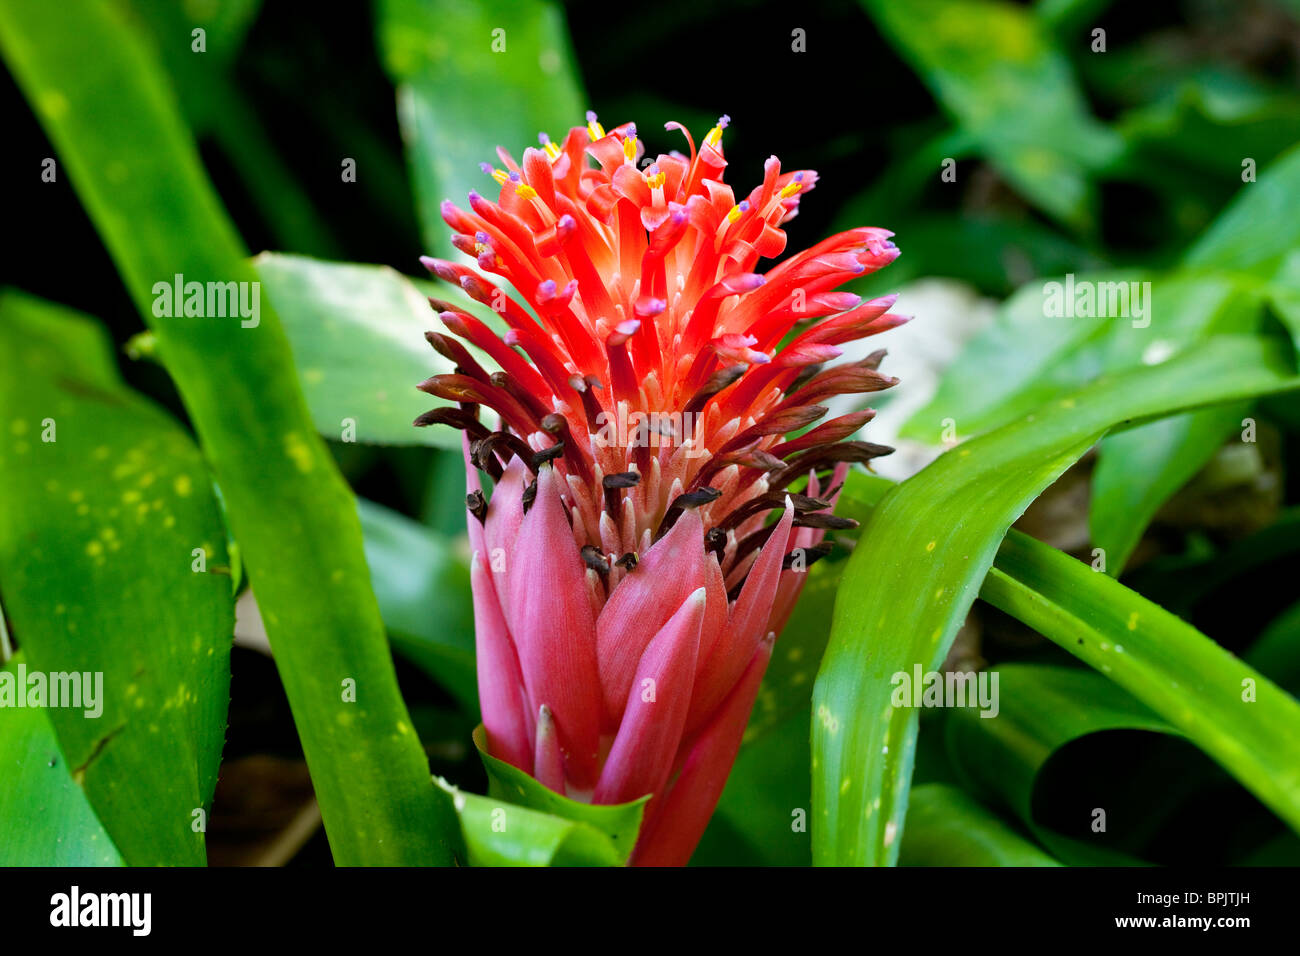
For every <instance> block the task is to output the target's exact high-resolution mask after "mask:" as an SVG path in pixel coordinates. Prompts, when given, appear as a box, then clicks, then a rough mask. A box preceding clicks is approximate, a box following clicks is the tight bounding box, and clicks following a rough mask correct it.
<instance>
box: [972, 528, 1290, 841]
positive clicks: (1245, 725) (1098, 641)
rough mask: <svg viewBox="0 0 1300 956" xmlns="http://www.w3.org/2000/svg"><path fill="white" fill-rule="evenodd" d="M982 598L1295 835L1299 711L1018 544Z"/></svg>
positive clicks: (1124, 596) (1128, 595) (1177, 624)
mask: <svg viewBox="0 0 1300 956" xmlns="http://www.w3.org/2000/svg"><path fill="white" fill-rule="evenodd" d="M981 595H982V596H983V597H984V598H985V599H986V600H988V601H989V602H990V603H992V604H994V605H995V606H996V607H999V608H1001V609H1002V610H1004V611H1006V612H1007V613H1009V614H1012V615H1013V616H1015V617H1017V618H1019V619H1020V620H1022V621H1024V622H1025V623H1026V624H1028V625H1030V626H1031V627H1033V628H1034V629H1035V630H1037V631H1039V633H1041V634H1043V635H1044V636H1045V637H1048V638H1050V639H1051V640H1052V641H1054V642H1056V643H1057V644H1059V645H1060V646H1061V647H1062V648H1064V649H1065V650H1067V651H1069V652H1070V653H1071V654H1074V655H1075V656H1076V657H1078V658H1079V659H1080V660H1082V661H1084V662H1085V663H1087V664H1089V665H1090V666H1092V667H1094V668H1096V669H1097V670H1099V671H1101V672H1102V673H1103V674H1105V676H1106V677H1108V678H1110V679H1111V680H1112V681H1114V682H1115V683H1116V684H1118V685H1120V686H1121V687H1123V688H1124V689H1126V690H1127V691H1128V692H1129V693H1131V694H1132V695H1133V696H1134V697H1135V698H1137V699H1138V700H1140V701H1142V703H1144V704H1145V705H1146V706H1148V707H1149V708H1151V710H1152V711H1153V712H1154V713H1156V714H1159V715H1160V717H1162V718H1163V719H1164V720H1166V721H1167V722H1168V723H1169V724H1170V725H1171V726H1172V727H1175V728H1177V729H1178V730H1179V731H1180V732H1182V733H1183V734H1185V735H1186V736H1187V737H1188V739H1190V740H1191V741H1192V742H1193V743H1195V744H1196V745H1197V746H1198V747H1200V748H1201V749H1202V750H1204V751H1205V752H1206V753H1207V754H1209V755H1210V756H1211V757H1213V758H1214V759H1215V760H1216V761H1218V762H1219V763H1220V764H1221V765H1222V766H1223V767H1224V768H1225V769H1226V770H1227V771H1228V772H1229V773H1231V774H1232V775H1233V777H1235V778H1236V779H1237V780H1238V781H1239V782H1240V783H1241V784H1242V786H1244V787H1245V788H1246V789H1248V790H1250V791H1251V792H1252V793H1253V794H1255V796H1257V797H1258V798H1259V799H1260V800H1261V801H1262V802H1263V803H1264V804H1265V805H1266V806H1268V807H1269V808H1270V809H1272V810H1273V812H1274V813H1276V814H1277V815H1278V816H1279V817H1281V818H1282V819H1283V820H1285V821H1286V822H1287V823H1288V824H1289V825H1290V826H1291V827H1292V829H1294V830H1296V831H1297V832H1300V704H1297V703H1296V701H1295V699H1294V698H1293V697H1291V696H1290V695H1289V694H1288V693H1287V692H1286V691H1284V690H1282V689H1281V688H1279V687H1278V686H1277V685H1276V684H1274V683H1273V682H1272V681H1270V680H1268V678H1266V677H1264V676H1263V675H1262V674H1260V673H1258V672H1257V671H1255V670H1254V669H1253V668H1251V667H1250V666H1249V665H1248V664H1246V663H1245V662H1243V661H1241V660H1239V659H1238V658H1236V657H1234V656H1233V655H1232V654H1230V653H1228V652H1227V651H1225V650H1224V649H1223V648H1221V647H1219V645H1217V644H1215V643H1214V642H1213V641H1212V640H1210V639H1209V638H1208V637H1206V636H1205V635H1204V634H1201V633H1200V632H1199V631H1197V630H1196V629H1195V628H1193V627H1192V626H1191V625H1189V624H1187V623H1185V622H1184V621H1182V620H1181V619H1179V618H1177V617H1175V616H1174V615H1172V614H1170V613H1169V612H1168V611H1166V610H1164V609H1163V608H1161V607H1160V606H1159V605H1156V604H1153V603H1151V602H1150V601H1148V600H1146V599H1145V598H1143V597H1142V596H1141V595H1139V594H1137V593H1135V592H1133V591H1130V590H1129V589H1128V588H1126V587H1124V586H1123V585H1122V584H1119V583H1118V582H1116V581H1113V580H1111V579H1110V578H1107V577H1106V576H1105V575H1101V574H1097V573H1096V572H1094V571H1092V569H1091V568H1089V567H1088V566H1087V565H1084V564H1082V563H1080V562H1078V561H1075V560H1074V559H1073V558H1071V557H1069V556H1068V555H1065V554H1062V553H1060V552H1059V551H1056V550H1054V549H1052V548H1049V547H1048V546H1047V545H1044V544H1040V543H1039V542H1037V541H1034V540H1033V539H1031V538H1027V537H1026V536H1024V535H1012V536H1009V537H1008V538H1007V540H1006V542H1005V543H1004V544H1003V545H1002V548H1001V550H1000V551H999V552H998V567H997V568H994V569H993V571H992V572H991V573H990V574H989V577H988V579H987V580H986V581H985V584H984V589H983V591H982V592H981Z"/></svg>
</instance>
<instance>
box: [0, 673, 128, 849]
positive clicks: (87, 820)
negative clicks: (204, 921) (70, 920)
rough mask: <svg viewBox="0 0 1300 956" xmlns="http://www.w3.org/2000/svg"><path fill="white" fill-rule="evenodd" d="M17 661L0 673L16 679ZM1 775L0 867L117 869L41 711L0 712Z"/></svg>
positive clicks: (10, 709)
mask: <svg viewBox="0 0 1300 956" xmlns="http://www.w3.org/2000/svg"><path fill="white" fill-rule="evenodd" d="M21 661H22V655H18V656H16V657H14V658H13V659H12V660H10V661H9V663H8V664H6V665H5V666H4V667H3V668H0V673H4V674H8V675H12V679H15V680H16V679H17V667H18V664H19V663H20V662H21ZM3 679H4V678H0V680H3ZM0 775H2V777H3V780H4V786H3V787H0V832H2V833H4V839H3V840H0V866H121V865H122V857H121V854H119V853H118V852H117V847H115V846H113V841H112V839H110V838H109V835H108V834H107V833H106V832H105V831H104V827H103V825H102V824H101V823H100V822H99V818H98V817H96V816H95V811H94V810H92V809H91V808H90V803H89V802H88V801H87V800H86V794H85V792H84V791H83V790H82V789H81V787H79V786H77V784H76V782H75V781H74V780H73V779H72V774H71V773H70V772H69V770H68V762H67V761H66V760H65V759H64V757H63V752H62V751H61V750H60V749H59V742H58V741H57V740H55V739H54V729H53V728H52V727H51V726H50V721H49V717H48V716H47V715H46V711H45V710H43V709H42V708H39V707H2V708H0Z"/></svg>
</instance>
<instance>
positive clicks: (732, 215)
mask: <svg viewBox="0 0 1300 956" xmlns="http://www.w3.org/2000/svg"><path fill="white" fill-rule="evenodd" d="M742 211H743V210H741V208H740V207H739V206H732V207H731V212H729V213H727V222H735V221H736V220H737V219H739V218H740V216H741V213H742Z"/></svg>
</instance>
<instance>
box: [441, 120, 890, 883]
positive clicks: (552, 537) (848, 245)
mask: <svg viewBox="0 0 1300 956" xmlns="http://www.w3.org/2000/svg"><path fill="white" fill-rule="evenodd" d="M587 119H588V122H587V125H586V126H585V127H584V126H577V127H574V128H573V129H571V130H570V131H569V132H568V134H567V135H566V136H565V137H564V140H563V142H562V143H555V142H552V141H551V140H550V139H549V138H546V137H545V136H543V137H542V139H541V143H542V148H540V149H538V148H531V149H527V150H525V151H524V154H523V159H522V162H518V163H517V162H515V160H514V159H513V158H511V157H510V156H509V154H508V153H506V152H505V151H504V150H498V153H499V157H500V162H501V164H502V167H503V168H496V169H494V168H493V167H492V166H490V165H488V164H486V163H485V164H484V171H485V172H486V173H488V174H489V175H490V176H491V177H492V179H493V180H495V181H496V185H497V186H499V189H498V190H497V191H496V192H495V198H494V199H493V198H489V197H488V196H487V195H480V194H478V193H471V194H470V197H469V208H468V209H462V208H458V207H457V206H455V205H454V204H452V203H451V202H447V203H444V204H443V207H442V215H443V218H444V219H445V220H446V222H447V224H448V225H449V226H450V227H451V229H452V231H453V232H454V233H455V237H454V244H455V246H456V248H457V249H459V250H461V251H462V252H463V253H465V254H466V255H467V256H469V257H470V260H471V261H473V262H474V263H476V265H477V269H478V271H476V270H475V269H474V268H471V267H470V266H467V265H463V264H460V263H457V262H449V261H446V260H439V259H430V258H425V259H423V260H422V261H423V262H424V264H425V265H426V266H427V267H428V269H429V270H430V271H431V272H432V273H433V274H434V275H435V276H437V277H438V278H439V279H441V280H443V281H445V282H448V283H453V284H455V285H457V286H458V287H460V288H461V289H463V290H464V291H465V292H466V293H468V294H469V296H470V297H471V298H473V299H475V300H476V301H478V302H480V303H482V304H484V305H486V306H488V307H490V308H492V309H493V310H494V311H496V312H497V313H498V314H499V315H500V316H501V319H502V320H503V321H504V324H505V325H506V327H507V332H506V333H505V334H504V335H502V336H498V335H497V333H496V332H495V331H493V330H492V329H491V328H490V327H489V325H488V324H485V323H484V322H482V321H480V320H479V319H477V318H474V317H472V316H470V315H467V314H465V313H463V312H456V311H452V310H451V307H450V306H447V305H446V304H445V303H442V302H439V301H437V300H431V301H432V304H433V306H434V308H435V310H437V311H439V313H440V317H441V318H442V321H443V325H444V326H445V328H446V330H447V331H448V332H450V333H451V334H452V335H454V336H456V337H458V338H459V339H462V340H464V342H465V343H467V344H468V345H469V346H472V347H473V349H475V350H477V351H473V352H470V351H466V349H465V348H464V347H463V346H461V345H458V344H456V343H455V342H454V340H453V339H451V338H450V337H448V336H446V335H442V334H436V335H435V334H431V335H430V337H429V341H430V344H432V345H433V346H434V347H435V348H437V349H438V350H439V351H440V352H442V353H443V354H444V355H446V356H448V357H449V358H450V359H451V361H452V362H453V363H454V364H455V365H456V368H455V371H454V372H451V373H448V374H445V375H435V376H434V377H433V378H431V379H429V380H428V381H427V382H424V383H422V384H421V385H420V387H421V388H422V389H423V390H425V391H426V392H428V393H430V394H432V395H435V396H437V397H439V398H442V399H444V400H445V401H448V402H454V403H457V404H458V405H459V409H457V408H444V409H442V410H436V411H435V412H433V413H429V414H427V415H424V416H421V418H420V419H418V420H417V424H420V425H428V424H435V423H438V424H450V425H452V426H453V427H460V428H465V429H466V430H467V436H466V441H465V458H466V464H467V467H468V469H469V480H468V482H467V491H469V492H470V494H469V497H468V499H467V503H468V505H469V511H470V515H469V519H468V520H469V530H470V543H471V547H472V549H473V551H474V558H473V561H472V564H471V584H472V587H473V590H474V615H475V622H476V630H477V644H478V667H479V692H480V698H481V702H482V706H483V722H484V727H485V731H486V736H487V746H488V750H489V752H490V753H492V755H493V756H496V757H499V758H500V759H503V760H506V761H508V762H509V763H511V764H513V765H514V766H516V767H519V768H520V769H522V770H524V771H525V772H528V773H531V774H532V775H533V776H535V777H536V778H537V779H538V780H539V781H540V782H541V783H543V784H544V785H545V786H547V787H550V788H551V789H553V790H556V791H559V792H562V793H566V794H567V795H568V796H570V797H572V798H574V799H578V800H587V801H593V802H597V803H619V802H624V801H628V800H633V799H636V798H638V797H641V796H644V795H646V794H650V795H651V796H652V799H651V801H650V803H649V804H648V805H647V811H646V815H645V820H644V824H643V827H642V832H641V836H640V839H639V842H638V844H637V848H636V850H635V852H634V855H633V859H632V862H633V863H637V864H647V865H665V864H669V865H678V864H683V863H685V862H686V860H687V859H688V858H689V857H690V854H691V852H692V851H693V849H694V847H695V844H696V843H697V842H698V840H699V838H700V836H701V834H702V833H703V832H704V828H705V826H707V824H708V819H709V816H710V815H711V814H712V812H713V808H714V806H715V804H716V803H717V799H718V797H719V795H720V794H721V792H722V787H723V785H724V784H725V783H726V778H727V774H728V773H729V771H730V768H731V764H732V762H733V761H734V759H735V755H736V752H737V750H738V749H739V746H740V740H741V735H742V734H743V731H744V727H745V724H746V722H747V721H748V719H749V713H750V711H751V709H752V708H753V703H754V699H755V697H756V695H757V693H758V686H759V682H760V681H761V679H762V675H763V672H764V670H765V669H766V666H767V661H768V659H769V658H770V656H771V650H772V641H773V640H774V635H775V634H776V633H779V632H780V630H781V627H782V626H783V625H784V623H785V621H786V619H787V618H788V617H789V614H790V611H791V609H792V608H793V606H794V602H795V600H796V599H797V597H798V594H799V591H800V589H801V587H802V585H803V581H804V574H803V571H804V570H805V569H806V567H807V566H808V565H809V564H811V563H812V561H813V560H815V559H816V558H818V557H820V556H821V555H822V554H824V553H825V551H826V550H827V548H828V544H827V543H826V542H825V540H824V538H825V535H826V526H827V524H828V523H829V522H828V519H826V518H825V517H823V518H821V519H820V520H816V519H813V518H812V517H811V516H812V515H823V516H824V515H829V514H830V513H831V512H832V511H833V510H834V503H835V498H836V496H837V495H838V493H839V488H840V486H841V485H842V484H843V482H844V478H845V476H846V475H847V472H848V468H849V463H850V462H863V463H869V461H870V459H871V458H873V457H876V456H878V455H880V454H885V453H887V452H888V451H889V450H890V449H887V448H884V447H883V446H879V445H873V444H871V443H870V442H861V441H858V442H854V441H848V439H850V438H851V436H852V435H853V434H854V433H855V432H856V431H857V430H858V429H859V428H861V427H862V425H864V424H865V423H866V422H867V421H869V420H870V418H871V415H872V414H873V413H872V412H871V411H870V410H867V411H864V412H856V413H851V414H848V415H842V416H840V417H839V418H836V419H833V420H830V421H827V422H824V423H822V424H817V423H818V422H819V421H820V419H822V417H823V416H824V415H825V413H826V409H825V408H824V407H822V403H823V402H824V401H825V400H826V399H828V398H830V397H832V396H834V395H837V394H844V393H856V392H870V391H877V390H879V389H882V388H888V387H890V386H892V385H893V384H894V383H895V381H896V380H895V379H893V378H891V377H889V376H887V375H884V374H882V373H880V372H879V371H878V366H879V364H880V359H881V358H882V357H883V353H876V354H874V355H872V356H871V357H869V358H868V359H866V360H864V361H861V362H857V363H854V364H848V365H843V364H842V365H831V366H830V367H827V368H823V365H825V364H826V363H828V362H833V361H834V360H835V359H836V358H837V357H838V356H839V354H840V351H841V350H840V346H843V345H845V344H846V343H849V342H853V341H856V340H858V339H861V338H865V337H867V336H869V335H874V334H876V333H878V332H883V331H886V330H887V329H890V328H893V327H894V326H896V325H898V324H901V323H902V322H904V321H906V317H904V316H899V315H895V314H893V313H891V312H890V311H889V309H890V308H891V307H892V306H893V304H894V299H895V297H893V296H885V297H882V298H879V299H874V300H871V301H868V302H863V301H862V300H861V299H860V297H858V296H856V295H852V294H850V293H848V292H847V291H845V290H843V289H840V288H839V287H840V286H842V285H843V284H844V283H845V282H848V281H850V280H852V279H855V278H858V277H860V276H863V275H866V274H868V273H870V272H873V271H875V270H876V269H879V268H881V267H883V266H885V265H888V264H889V263H890V262H892V261H893V260H894V259H895V258H896V257H897V256H898V249H897V248H896V247H895V245H894V244H893V242H892V241H890V236H891V235H892V233H890V232H888V231H887V230H884V229H876V228H867V227H863V228H858V229H850V230H848V231H847V232H843V233H840V234H839V235H836V236H832V237H830V238H828V239H826V240H823V241H822V242H820V243H818V244H817V245H815V246H813V247H812V248H810V249H807V250H805V251H803V252H799V253H796V254H794V255H791V256H788V257H787V258H786V259H785V260H784V261H783V262H780V263H779V264H776V265H775V266H773V267H771V268H767V269H764V268H763V267H762V265H761V260H763V259H765V258H772V257H775V256H778V255H781V254H782V253H783V252H784V250H785V246H786V235H785V232H784V231H783V229H782V226H783V225H784V224H785V223H787V222H789V221H790V219H792V218H793V217H794V216H795V215H796V214H797V213H798V207H799V203H800V201H801V200H802V198H803V196H804V195H805V194H806V193H808V192H809V191H810V190H811V189H813V187H814V186H815V185H816V182H817V175H816V173H814V172H812V171H811V170H797V171H782V169H781V164H780V161H779V160H777V159H776V157H771V158H770V159H768V160H767V162H766V163H765V164H764V169H763V172H764V175H763V181H762V183H761V184H760V185H759V186H757V187H755V188H754V189H753V190H751V191H750V192H749V193H747V194H742V198H740V199H739V200H738V199H737V197H736V194H735V193H734V192H733V191H732V189H731V188H730V187H729V186H727V185H726V184H725V183H724V182H723V173H724V171H725V169H726V166H727V161H726V159H725V157H724V154H723V146H722V140H723V133H724V130H725V129H726V128H727V125H728V124H729V122H730V120H729V118H727V117H723V118H722V119H721V120H719V122H718V125H717V126H715V127H714V128H713V129H712V130H710V131H709V133H708V135H706V136H705V137H704V139H703V140H702V141H700V142H699V143H698V144H697V143H696V141H695V140H694V139H693V138H692V137H691V135H690V133H689V132H688V131H687V130H686V129H685V128H684V127H682V126H680V125H679V124H677V123H669V124H667V128H668V129H669V130H675V131H680V132H681V133H682V134H683V136H684V137H685V140H686V147H687V149H688V150H689V155H682V154H680V153H673V154H661V155H659V156H658V157H657V158H655V159H654V160H653V162H650V161H648V157H646V158H643V155H644V152H645V145H644V143H643V142H642V140H641V139H640V138H639V137H638V135H637V130H636V127H635V126H634V125H633V124H630V123H629V124H624V125H622V126H619V127H616V128H614V129H612V130H610V131H608V132H606V131H605V129H604V128H603V127H602V126H601V124H600V123H599V122H598V120H597V119H596V116H595V114H588V117H587ZM494 277H499V278H500V279H504V280H506V282H508V283H509V285H510V286H511V287H513V289H514V290H516V292H517V294H518V295H519V296H521V297H522V299H521V300H516V299H514V298H512V297H511V296H509V295H507V294H506V293H505V291H504V284H503V283H500V282H498V281H496V278H494ZM480 356H482V358H481V357H480ZM485 363H486V365H487V368H485V367H484V364H485ZM493 365H495V367H496V368H499V369H500V371H496V372H493V371H490V369H491V368H492V367H493ZM483 409H488V410H491V411H493V412H495V413H496V416H497V417H498V419H499V421H498V422H496V423H484V422H480V421H479V416H480V414H481V411H482V410H483ZM492 427H496V428H497V429H498V430H497V431H495V432H493V431H491V428H492ZM804 429H807V430H806V431H804ZM792 433H794V434H792ZM479 471H484V472H486V473H487V474H488V475H489V476H490V477H492V479H493V481H494V483H495V487H494V489H493V490H492V492H491V494H490V495H486V494H485V493H484V492H483V490H482V483H481V482H480V480H479V477H478V472H479ZM805 479H806V484H805V483H804V480H805ZM792 485H794V486H795V487H794V488H791V486H792ZM799 488H802V493H800V492H799V491H798V490H797V489H799ZM831 526H832V527H834V526H835V525H833V524H832V525H831Z"/></svg>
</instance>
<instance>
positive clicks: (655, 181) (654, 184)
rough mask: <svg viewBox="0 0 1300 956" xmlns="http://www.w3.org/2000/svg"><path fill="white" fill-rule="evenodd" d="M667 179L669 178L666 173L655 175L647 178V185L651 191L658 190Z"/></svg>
mask: <svg viewBox="0 0 1300 956" xmlns="http://www.w3.org/2000/svg"><path fill="white" fill-rule="evenodd" d="M666 178H667V177H666V175H665V174H664V173H655V174H654V175H653V176H647V177H646V178H645V184H646V185H647V186H649V187H650V188H651V189H658V188H659V187H660V186H662V185H663V184H664V180H665V179H666Z"/></svg>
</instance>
